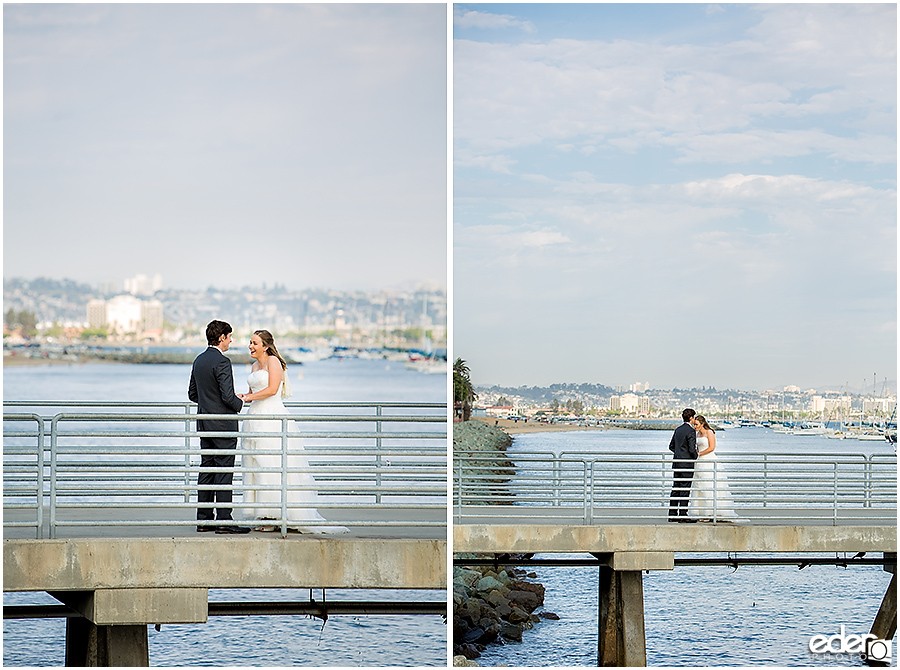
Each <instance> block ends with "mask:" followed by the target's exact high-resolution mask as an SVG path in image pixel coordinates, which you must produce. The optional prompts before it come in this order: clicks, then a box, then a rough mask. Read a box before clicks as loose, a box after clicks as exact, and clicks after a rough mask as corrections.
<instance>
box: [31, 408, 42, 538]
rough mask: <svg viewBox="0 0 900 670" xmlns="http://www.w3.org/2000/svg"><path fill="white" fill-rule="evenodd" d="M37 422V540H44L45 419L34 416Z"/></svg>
mask: <svg viewBox="0 0 900 670" xmlns="http://www.w3.org/2000/svg"><path fill="white" fill-rule="evenodd" d="M33 416H34V418H35V420H36V421H37V430H38V439H37V491H36V493H37V538H38V539H39V540H43V539H44V419H43V418H42V417H40V416H38V415H37V414H34V415H33Z"/></svg>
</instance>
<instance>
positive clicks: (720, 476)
mask: <svg viewBox="0 0 900 670" xmlns="http://www.w3.org/2000/svg"><path fill="white" fill-rule="evenodd" d="M705 449H709V440H708V439H707V438H705V437H698V438H697V451H704V450H705ZM688 515H690V516H692V517H699V518H701V519H712V518H715V519H716V520H717V521H739V520H740V521H742V520H743V519H741V518H740V517H739V516H738V514H737V512H736V511H735V510H734V500H733V499H732V497H731V492H730V491H729V490H728V477H727V476H726V475H725V472H724V470H723V468H722V463H721V461H719V459H718V456H716V452H715V451H711V452H710V453H708V454H705V455H703V456H700V457H699V458H698V459H697V460H696V461H694V477H693V480H692V481H691V497H690V503H689V506H688Z"/></svg>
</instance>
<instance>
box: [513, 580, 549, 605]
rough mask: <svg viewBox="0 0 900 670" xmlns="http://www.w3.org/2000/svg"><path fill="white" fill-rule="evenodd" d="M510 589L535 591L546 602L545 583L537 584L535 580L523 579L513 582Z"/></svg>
mask: <svg viewBox="0 0 900 670" xmlns="http://www.w3.org/2000/svg"><path fill="white" fill-rule="evenodd" d="M510 589H513V590H516V591H530V592H531V593H534V594H535V595H536V596H537V597H538V598H540V599H541V602H544V585H543V584H535V583H534V582H523V581H522V580H520V579H519V580H516V581H514V582H513V583H512V584H510Z"/></svg>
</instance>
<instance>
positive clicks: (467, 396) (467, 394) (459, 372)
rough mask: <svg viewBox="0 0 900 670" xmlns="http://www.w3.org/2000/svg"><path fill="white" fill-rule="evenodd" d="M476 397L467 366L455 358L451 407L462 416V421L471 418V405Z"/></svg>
mask: <svg viewBox="0 0 900 670" xmlns="http://www.w3.org/2000/svg"><path fill="white" fill-rule="evenodd" d="M476 397H477V394H476V393H475V387H473V386H472V380H471V379H470V378H469V366H468V365H466V362H465V361H464V360H463V359H461V358H457V359H456V362H455V363H453V406H454V408H455V409H456V411H457V412H460V413H461V414H462V420H463V421H468V420H469V419H470V418H471V416H472V403H473V402H475V398H476Z"/></svg>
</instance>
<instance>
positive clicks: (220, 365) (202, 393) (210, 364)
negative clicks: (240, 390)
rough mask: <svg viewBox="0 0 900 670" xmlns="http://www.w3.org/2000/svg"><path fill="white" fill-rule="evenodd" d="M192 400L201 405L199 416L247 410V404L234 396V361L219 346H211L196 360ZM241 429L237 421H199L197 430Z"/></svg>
mask: <svg viewBox="0 0 900 670" xmlns="http://www.w3.org/2000/svg"><path fill="white" fill-rule="evenodd" d="M188 398H190V400H191V401H192V402H195V403H197V414H238V413H239V412H240V411H241V409H242V408H243V406H244V403H243V402H242V401H241V399H240V398H238V397H237V396H236V395H235V394H234V376H233V374H232V372H231V361H230V360H228V357H227V356H225V354H223V353H222V352H221V351H219V349H217V348H216V347H209V348H208V349H207V350H206V351H204V352H203V353H202V354H200V355H199V356H197V358H196V359H194V366H193V367H192V368H191V383H190V384H189V385H188ZM237 429H238V422H237V421H229V420H227V419H223V420H218V419H214V420H212V421H209V420H207V421H199V420H198V421H197V430H214V431H218V430H221V431H226V430H229V431H230V430H233V431H236V430H237Z"/></svg>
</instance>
